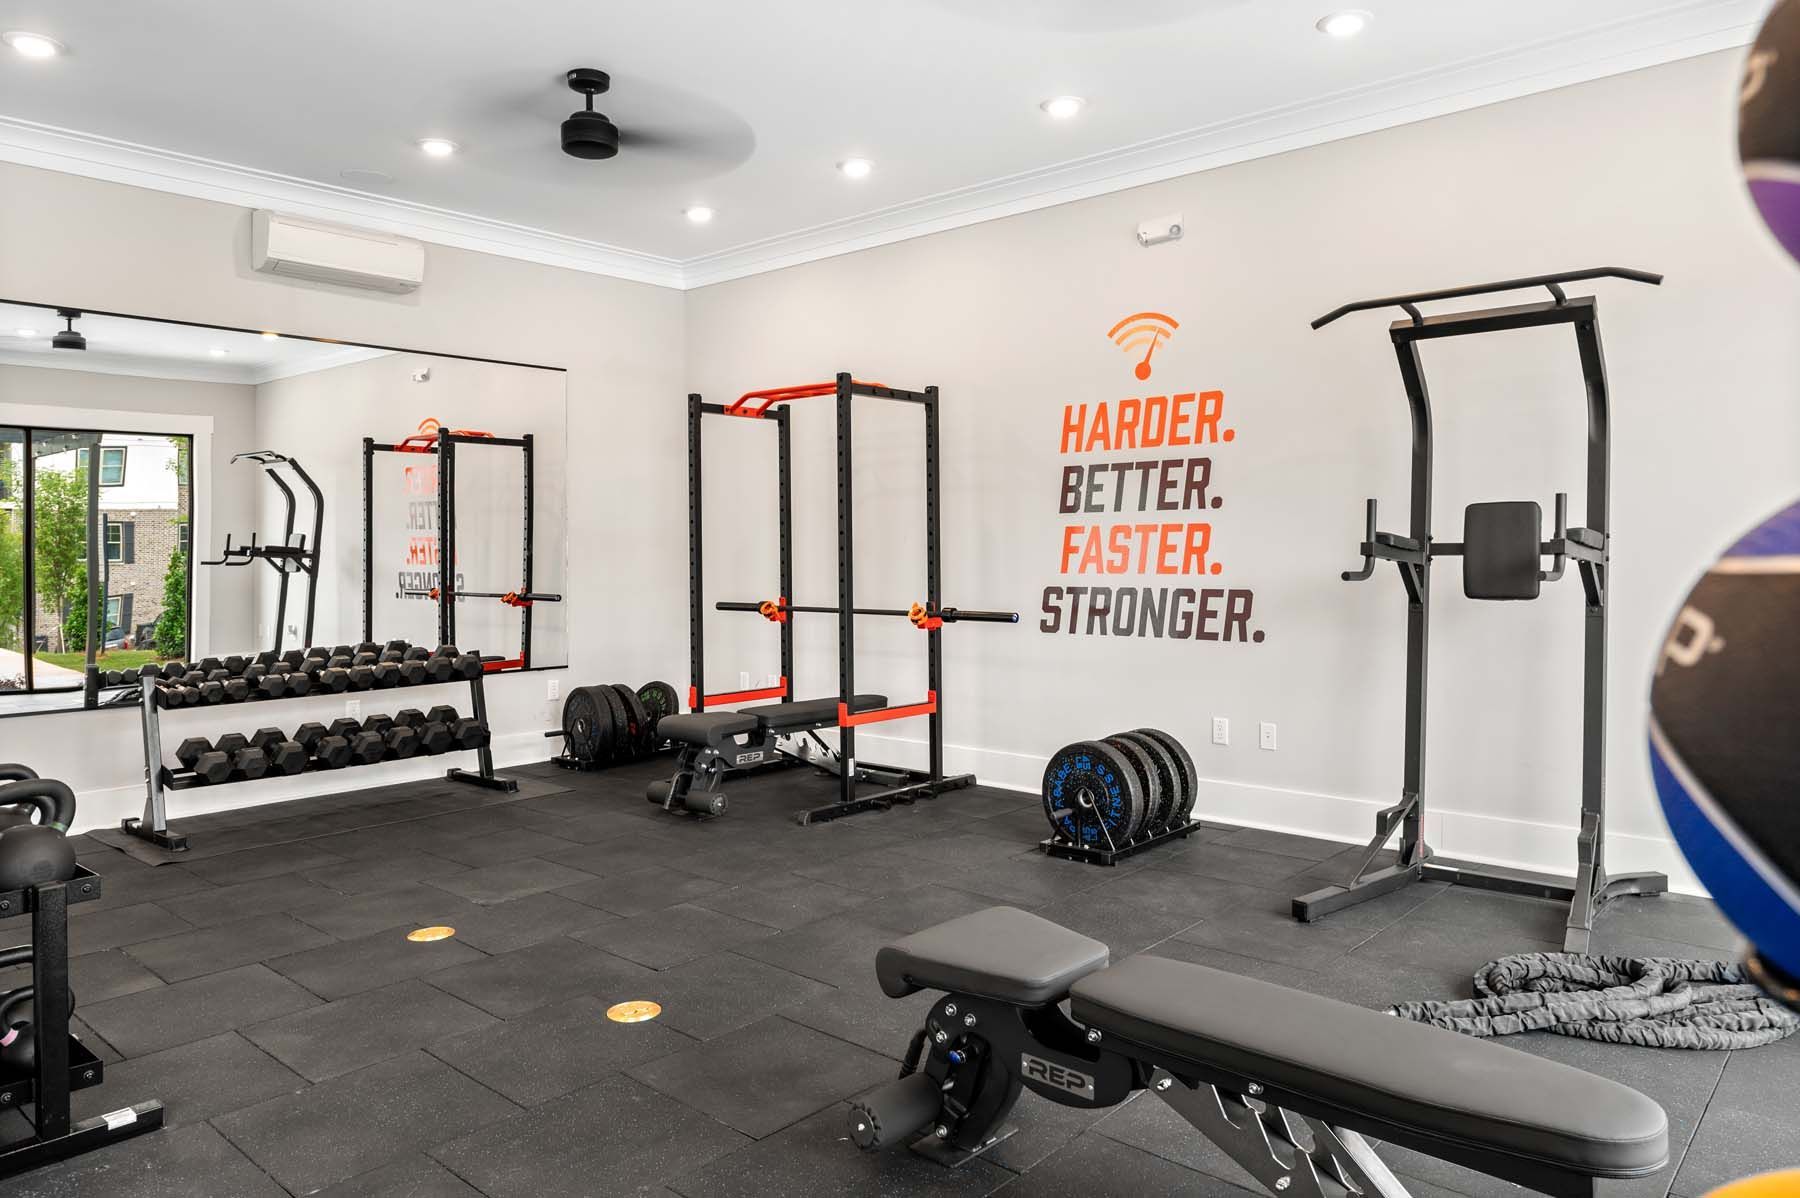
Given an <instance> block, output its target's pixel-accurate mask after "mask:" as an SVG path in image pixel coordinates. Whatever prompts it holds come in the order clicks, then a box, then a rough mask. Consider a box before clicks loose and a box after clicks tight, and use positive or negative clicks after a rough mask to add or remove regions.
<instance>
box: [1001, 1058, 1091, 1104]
mask: <svg viewBox="0 0 1800 1198" xmlns="http://www.w3.org/2000/svg"><path fill="white" fill-rule="evenodd" d="M1019 1072H1020V1073H1022V1074H1024V1075H1025V1080H1026V1081H1029V1082H1038V1083H1040V1084H1042V1085H1046V1086H1053V1087H1055V1088H1056V1089H1058V1090H1067V1091H1068V1092H1069V1093H1071V1094H1079V1095H1081V1096H1082V1097H1083V1098H1087V1099H1092V1098H1093V1097H1094V1079H1093V1078H1091V1077H1089V1076H1088V1075H1087V1074H1085V1073H1077V1072H1076V1071H1075V1070H1073V1069H1069V1068H1066V1067H1064V1066H1062V1065H1058V1064H1056V1063H1055V1062H1054V1061H1046V1060H1044V1059H1043V1058H1041V1057H1034V1056H1032V1055H1031V1054H1030V1053H1028V1052H1022V1053H1020V1054H1019Z"/></svg>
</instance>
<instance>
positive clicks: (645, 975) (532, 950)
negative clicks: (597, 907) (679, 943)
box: [430, 937, 653, 1019]
mask: <svg viewBox="0 0 1800 1198" xmlns="http://www.w3.org/2000/svg"><path fill="white" fill-rule="evenodd" d="M652 976H653V973H652V971H651V970H649V969H646V968H645V967H644V966H642V965H639V964H636V963H635V962H632V961H627V960H625V959H624V958H622V957H615V956H613V955H612V954H611V953H606V952H602V951H600V950H599V949H597V948H594V947H592V946H590V945H586V944H582V943H579V942H578V941H575V940H570V939H568V938H567V937H559V938H557V939H555V940H548V941H545V942H543V943H542V944H534V945H531V946H530V947H528V948H521V949H517V950H515V951H513V952H510V953H502V954H500V955H499V956H496V957H485V958H483V959H481V960H479V961H472V962H470V963H468V964H466V965H458V966H456V967H455V968H453V969H446V970H442V971H440V972H438V973H435V974H433V975H432V976H431V978H430V981H431V984H432V985H434V986H436V987H438V989H440V990H443V991H445V992H446V993H449V994H454V995H455V996H456V997H458V998H460V999H462V1000H463V1001H464V1002H468V1003H473V1004H474V1005H476V1006H478V1007H480V1008H481V1009H482V1010H484V1011H487V1012H488V1013H490V1014H493V1015H498V1016H499V1017H500V1018H502V1019H513V1018H516V1017H517V1016H519V1015H522V1014H524V1013H525V1012H526V1011H530V1010H534V1009H536V1008H538V1007H542V1006H547V1005H549V1004H551V1003H557V1002H565V1001H567V1000H569V999H571V998H579V997H581V996H583V995H594V996H597V997H600V998H604V999H606V1000H607V1001H608V1004H609V1005H610V1004H611V1003H615V1002H622V1001H625V1000H627V999H633V998H639V997H642V991H643V990H644V987H645V985H646V982H647V981H648V980H649V979H650V978H651V977H652Z"/></svg>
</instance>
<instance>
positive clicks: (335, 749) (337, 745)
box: [313, 736, 350, 770]
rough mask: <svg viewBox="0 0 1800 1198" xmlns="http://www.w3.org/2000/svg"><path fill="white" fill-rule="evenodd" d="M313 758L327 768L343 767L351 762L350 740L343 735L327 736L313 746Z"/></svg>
mask: <svg viewBox="0 0 1800 1198" xmlns="http://www.w3.org/2000/svg"><path fill="white" fill-rule="evenodd" d="M313 760H314V761H317V762H318V763H319V764H320V765H321V766H323V767H324V768H326V769H333V770H335V769H341V768H343V767H344V766H346V765H349V764H350V742H349V741H347V740H345V739H344V738H343V737H341V736H326V737H322V738H320V740H319V743H318V744H317V745H316V746H315V747H314V748H313Z"/></svg>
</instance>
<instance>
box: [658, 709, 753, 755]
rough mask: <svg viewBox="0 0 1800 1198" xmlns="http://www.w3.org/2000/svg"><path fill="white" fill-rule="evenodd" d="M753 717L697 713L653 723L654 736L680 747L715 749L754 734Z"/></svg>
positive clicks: (725, 712)
mask: <svg viewBox="0 0 1800 1198" xmlns="http://www.w3.org/2000/svg"><path fill="white" fill-rule="evenodd" d="M757 727H758V725H757V722H756V717H755V716H749V715H743V714H740V713H738V712H734V711H720V712H712V711H696V712H693V713H692V714H689V715H666V716H664V717H663V718H662V719H660V720H658V721H656V734H657V735H658V736H661V737H664V738H666V739H668V740H678V741H681V742H682V743H683V744H689V745H706V746H711V747H712V748H715V749H716V748H718V747H719V746H720V745H722V744H724V743H725V741H726V740H727V739H728V738H729V737H733V736H742V735H744V734H745V733H746V732H755V731H756V729H757Z"/></svg>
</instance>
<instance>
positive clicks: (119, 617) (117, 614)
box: [106, 595, 125, 632]
mask: <svg viewBox="0 0 1800 1198" xmlns="http://www.w3.org/2000/svg"><path fill="white" fill-rule="evenodd" d="M124 618H125V600H124V598H123V597H122V596H120V595H112V596H110V597H108V598H107V600H106V629H107V631H108V632H111V631H112V630H113V629H115V628H122V627H124V625H123V624H122V623H121V621H123V620H124Z"/></svg>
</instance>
